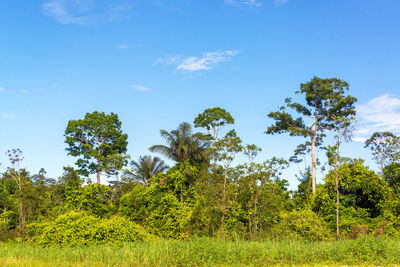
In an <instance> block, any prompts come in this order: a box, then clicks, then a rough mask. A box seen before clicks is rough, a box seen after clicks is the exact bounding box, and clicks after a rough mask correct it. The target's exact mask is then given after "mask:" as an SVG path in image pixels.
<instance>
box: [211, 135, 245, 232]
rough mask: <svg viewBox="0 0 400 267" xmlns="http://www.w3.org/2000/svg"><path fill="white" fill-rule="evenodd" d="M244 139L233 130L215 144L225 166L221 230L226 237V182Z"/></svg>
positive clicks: (219, 158)
mask: <svg viewBox="0 0 400 267" xmlns="http://www.w3.org/2000/svg"><path fill="white" fill-rule="evenodd" d="M241 143H242V140H241V139H240V137H238V136H237V135H236V131H235V130H231V131H230V132H229V133H227V134H226V135H225V136H224V138H222V139H221V140H218V141H217V143H216V144H215V147H216V151H217V160H218V161H220V162H222V164H223V167H224V183H223V188H222V205H221V212H222V217H221V232H222V237H224V232H225V226H224V224H225V214H226V184H227V180H228V170H229V168H230V166H231V163H232V161H233V160H234V159H235V155H236V154H237V153H239V152H240V151H242V150H243V147H242V145H241Z"/></svg>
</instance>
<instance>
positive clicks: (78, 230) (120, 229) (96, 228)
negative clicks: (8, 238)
mask: <svg viewBox="0 0 400 267" xmlns="http://www.w3.org/2000/svg"><path fill="white" fill-rule="evenodd" d="M27 234H28V238H29V241H30V242H32V243H34V244H36V245H39V246H56V247H74V246H87V245H91V244H96V245H97V244H114V245H115V244H122V243H124V242H129V241H144V240H150V239H152V238H153V237H152V236H151V235H149V234H148V233H146V232H145V231H144V229H143V228H141V227H140V226H139V225H137V224H135V223H133V222H131V221H129V220H127V219H125V218H123V217H119V216H114V217H111V218H110V219H103V220H102V219H100V218H98V217H95V216H92V215H89V214H87V213H83V212H75V211H70V212H68V213H66V214H63V215H61V216H59V217H58V218H56V219H55V220H54V221H48V222H43V223H33V224H30V225H28V226H27Z"/></svg>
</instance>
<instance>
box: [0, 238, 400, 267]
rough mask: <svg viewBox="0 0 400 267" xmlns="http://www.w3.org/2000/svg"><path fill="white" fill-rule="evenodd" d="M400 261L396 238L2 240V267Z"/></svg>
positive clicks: (313, 263) (320, 263)
mask: <svg viewBox="0 0 400 267" xmlns="http://www.w3.org/2000/svg"><path fill="white" fill-rule="evenodd" d="M302 264H303V265H381V266H382V265H385V266H387V265H400V241H396V240H386V239H373V238H363V239H358V240H344V241H339V242H334V241H332V242H303V241H284V242H274V241H265V242H245V241H237V242H230V241H225V242H222V241H219V240H216V239H209V238H200V239H194V240H191V241H168V240H159V241H154V242H142V243H140V242H138V243H127V244H124V245H123V246H106V245H102V246H89V247H76V248H40V247H34V246H32V245H29V244H26V243H3V244H0V266H114V267H116V266H265V265H302Z"/></svg>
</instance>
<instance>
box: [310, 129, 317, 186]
mask: <svg viewBox="0 0 400 267" xmlns="http://www.w3.org/2000/svg"><path fill="white" fill-rule="evenodd" d="M311 169H312V193H313V194H315V192H316V191H317V174H316V162H315V134H314V135H312V136H311Z"/></svg>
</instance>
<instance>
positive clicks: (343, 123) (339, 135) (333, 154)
mask: <svg viewBox="0 0 400 267" xmlns="http://www.w3.org/2000/svg"><path fill="white" fill-rule="evenodd" d="M334 119H335V120H336V127H335V132H336V135H335V141H336V144H335V145H334V146H329V149H328V151H327V155H328V159H329V163H330V165H334V166H335V191H336V240H339V238H340V231H339V204H340V203H339V161H340V146H341V145H342V142H343V141H345V142H348V141H351V139H352V137H353V132H354V131H355V127H354V122H355V118H354V117H348V118H341V117H338V118H334Z"/></svg>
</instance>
